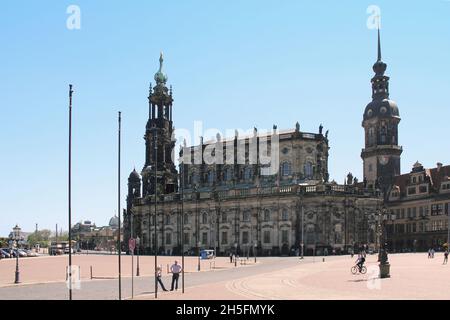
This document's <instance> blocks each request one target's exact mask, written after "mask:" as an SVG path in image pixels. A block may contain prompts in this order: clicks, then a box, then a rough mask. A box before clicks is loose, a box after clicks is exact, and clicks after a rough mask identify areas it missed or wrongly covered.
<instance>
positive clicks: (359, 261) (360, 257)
mask: <svg viewBox="0 0 450 320" xmlns="http://www.w3.org/2000/svg"><path fill="white" fill-rule="evenodd" d="M364 262H366V258H364V255H362V254H359V255H358V259H357V260H356V265H357V266H358V268H359V272H361V270H362V267H363V266H364Z"/></svg>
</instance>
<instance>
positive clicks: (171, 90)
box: [169, 85, 173, 96]
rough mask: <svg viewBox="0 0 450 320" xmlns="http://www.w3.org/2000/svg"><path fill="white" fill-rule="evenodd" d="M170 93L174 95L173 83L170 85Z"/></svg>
mask: <svg viewBox="0 0 450 320" xmlns="http://www.w3.org/2000/svg"><path fill="white" fill-rule="evenodd" d="M169 93H170V95H171V96H172V93H173V89H172V85H170V91H169Z"/></svg>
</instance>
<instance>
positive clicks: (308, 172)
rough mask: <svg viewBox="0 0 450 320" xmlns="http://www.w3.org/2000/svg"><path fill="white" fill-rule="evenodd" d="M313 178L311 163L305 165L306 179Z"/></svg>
mask: <svg viewBox="0 0 450 320" xmlns="http://www.w3.org/2000/svg"><path fill="white" fill-rule="evenodd" d="M312 176H313V165H312V163H311V162H307V163H306V164H305V177H306V178H312Z"/></svg>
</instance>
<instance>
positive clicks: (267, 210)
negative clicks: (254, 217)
mask: <svg viewBox="0 0 450 320" xmlns="http://www.w3.org/2000/svg"><path fill="white" fill-rule="evenodd" d="M264 221H270V210H269V209H266V210H264Z"/></svg>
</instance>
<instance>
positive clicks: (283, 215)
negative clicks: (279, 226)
mask: <svg viewBox="0 0 450 320" xmlns="http://www.w3.org/2000/svg"><path fill="white" fill-rule="evenodd" d="M281 220H283V221H288V220H289V212H288V211H287V209H283V212H282V213H281Z"/></svg>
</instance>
